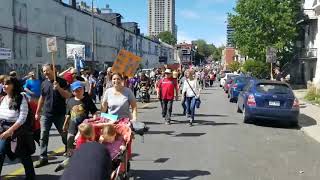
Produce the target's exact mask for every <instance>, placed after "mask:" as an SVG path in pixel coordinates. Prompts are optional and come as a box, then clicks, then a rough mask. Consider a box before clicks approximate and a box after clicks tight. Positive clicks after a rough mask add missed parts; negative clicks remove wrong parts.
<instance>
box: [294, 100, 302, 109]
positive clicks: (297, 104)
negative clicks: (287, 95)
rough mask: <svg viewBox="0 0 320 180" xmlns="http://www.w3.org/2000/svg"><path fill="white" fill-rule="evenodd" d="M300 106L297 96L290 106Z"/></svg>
mask: <svg viewBox="0 0 320 180" xmlns="http://www.w3.org/2000/svg"><path fill="white" fill-rule="evenodd" d="M299 107H300V104H299V100H298V99H297V98H295V99H294V101H293V105H292V108H295V109H298V108H299Z"/></svg>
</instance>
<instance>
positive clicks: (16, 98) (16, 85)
mask: <svg viewBox="0 0 320 180" xmlns="http://www.w3.org/2000/svg"><path fill="white" fill-rule="evenodd" d="M4 84H5V85H9V84H10V85H12V86H13V88H12V100H11V101H10V102H9V109H10V110H15V111H16V110H19V109H20V106H21V103H22V98H23V96H22V95H21V92H22V86H21V84H20V82H19V80H18V79H17V78H15V77H11V76H8V77H6V78H5V79H4Z"/></svg>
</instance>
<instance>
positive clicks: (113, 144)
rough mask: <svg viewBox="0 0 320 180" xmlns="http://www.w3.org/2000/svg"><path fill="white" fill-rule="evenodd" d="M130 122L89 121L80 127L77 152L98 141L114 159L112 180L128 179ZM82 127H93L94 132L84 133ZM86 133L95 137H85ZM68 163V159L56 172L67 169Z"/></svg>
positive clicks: (97, 119)
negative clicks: (80, 148) (85, 145)
mask: <svg viewBox="0 0 320 180" xmlns="http://www.w3.org/2000/svg"><path fill="white" fill-rule="evenodd" d="M129 122H130V121H126V120H122V121H119V122H117V124H113V123H110V122H109V121H107V120H105V119H103V118H101V119H100V118H93V119H87V120H85V121H84V122H83V123H82V124H80V125H79V135H78V136H76V138H75V139H76V150H77V149H78V148H79V147H80V145H81V144H83V143H85V142H89V141H98V142H100V143H102V144H104V145H105V146H106V149H107V150H108V151H109V153H110V156H111V158H112V165H113V168H112V170H113V173H112V178H111V179H112V180H113V179H126V178H128V171H129V159H130V157H131V140H132V131H131V128H130V126H129V124H128V123H129ZM81 126H89V127H92V131H90V130H86V131H82V128H81ZM84 132H87V134H93V136H84V134H83V133H84ZM90 132H91V133H90ZM68 162H69V159H66V160H65V161H63V162H62V163H60V164H59V165H58V167H57V168H56V170H55V171H60V170H62V169H64V168H66V167H67V165H68Z"/></svg>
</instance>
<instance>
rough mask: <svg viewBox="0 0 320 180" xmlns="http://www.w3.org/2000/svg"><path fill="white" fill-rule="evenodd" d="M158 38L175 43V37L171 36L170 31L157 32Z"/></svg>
mask: <svg viewBox="0 0 320 180" xmlns="http://www.w3.org/2000/svg"><path fill="white" fill-rule="evenodd" d="M158 38H159V39H161V41H163V42H165V43H168V44H171V45H175V44H177V39H176V38H175V37H174V36H173V34H172V33H171V32H170V31H164V32H161V33H159V34H158Z"/></svg>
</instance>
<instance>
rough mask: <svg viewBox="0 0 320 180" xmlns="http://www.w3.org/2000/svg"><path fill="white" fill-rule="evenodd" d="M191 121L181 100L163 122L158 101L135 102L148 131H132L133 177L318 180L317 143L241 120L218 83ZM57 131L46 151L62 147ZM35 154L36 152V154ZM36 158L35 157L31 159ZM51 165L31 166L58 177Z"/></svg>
mask: <svg viewBox="0 0 320 180" xmlns="http://www.w3.org/2000/svg"><path fill="white" fill-rule="evenodd" d="M201 98H202V104H201V108H200V109H198V110H197V116H196V118H195V119H196V122H195V123H194V126H193V127H189V126H188V124H187V121H186V118H185V117H184V116H181V115H180V114H181V113H182V112H181V107H180V102H175V104H174V116H173V118H172V119H173V120H174V122H173V124H172V125H165V124H164V122H163V120H162V118H161V115H160V114H161V113H160V105H159V103H158V102H151V103H150V104H147V105H146V104H144V105H140V108H139V117H138V119H139V121H143V122H145V123H146V124H147V125H148V126H149V127H150V131H149V133H148V134H147V135H145V137H144V141H143V139H142V138H141V137H139V136H136V138H135V141H134V145H133V151H134V157H133V160H132V162H131V167H132V176H133V177H134V179H142V180H190V179H194V180H213V179H217V180H319V179H320V157H319V155H318V154H319V152H320V144H318V143H317V142H316V141H314V140H313V139H311V138H309V137H308V136H306V135H304V134H303V133H302V132H301V131H300V130H299V129H297V128H287V127H285V126H283V125H281V124H278V123H276V122H272V123H270V122H266V121H264V122H259V123H258V124H244V123H243V120H242V114H238V113H236V108H235V104H231V103H229V102H228V100H227V97H226V95H225V94H224V93H223V91H222V90H221V89H220V88H218V87H213V88H210V89H206V90H204V91H203V94H202V96H201ZM61 146H62V142H61V139H60V137H59V136H58V135H57V132H56V131H53V133H52V136H51V139H50V147H49V149H50V150H53V151H57V152H59V151H61V150H62V149H61ZM36 155H37V154H36ZM36 158H37V157H36V156H35V159H36ZM50 159H51V160H50V162H51V164H50V165H48V166H46V167H42V168H40V169H36V173H37V174H38V179H39V180H42V179H43V180H51V179H59V176H60V175H61V173H62V172H60V173H54V171H53V169H54V167H55V166H56V164H57V163H59V162H61V161H62V160H63V157H62V156H59V155H56V154H55V153H53V155H52V156H51V158H50ZM23 173H24V172H23V168H21V165H20V164H19V163H17V162H14V163H12V162H7V163H5V165H4V168H3V172H2V174H4V175H8V174H9V175H12V176H10V177H9V178H8V176H7V177H6V179H21V178H22V177H23V176H19V175H21V174H23Z"/></svg>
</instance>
